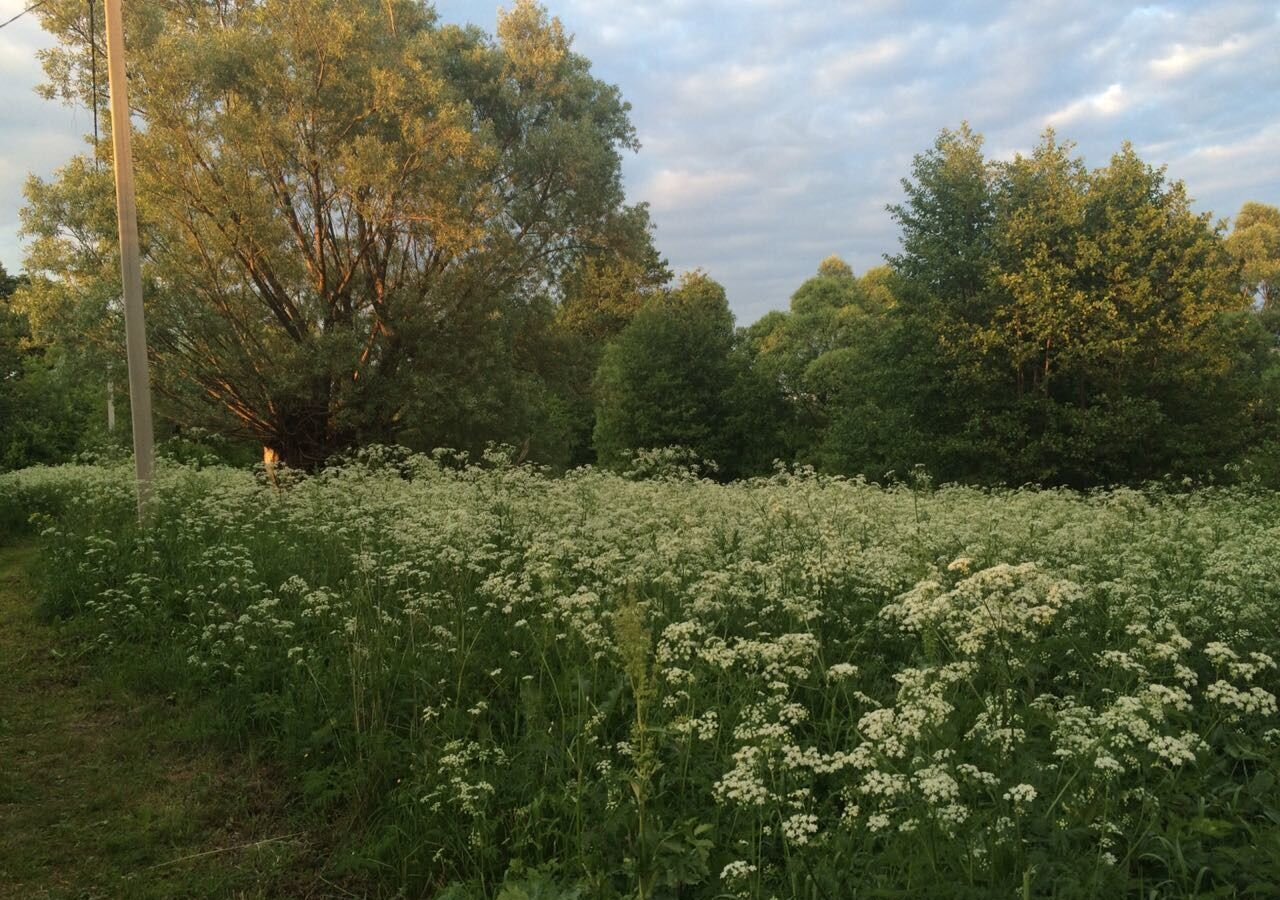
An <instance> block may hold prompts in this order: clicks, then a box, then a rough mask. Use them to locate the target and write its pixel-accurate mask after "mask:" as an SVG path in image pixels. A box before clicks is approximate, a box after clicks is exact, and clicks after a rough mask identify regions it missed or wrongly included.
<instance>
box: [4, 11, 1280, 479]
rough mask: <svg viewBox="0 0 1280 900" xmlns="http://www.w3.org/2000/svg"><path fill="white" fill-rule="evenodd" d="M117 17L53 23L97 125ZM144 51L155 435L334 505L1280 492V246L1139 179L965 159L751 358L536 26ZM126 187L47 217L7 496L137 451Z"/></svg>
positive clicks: (18, 344)
mask: <svg viewBox="0 0 1280 900" xmlns="http://www.w3.org/2000/svg"><path fill="white" fill-rule="evenodd" d="M93 8H94V7H93V6H92V5H90V6H88V7H86V6H85V4H83V3H79V2H74V0H50V2H48V3H45V4H42V5H41V7H40V9H39V14H40V15H41V16H42V17H43V19H44V23H45V25H46V27H47V28H48V30H49V31H50V32H51V33H52V34H53V35H54V36H56V37H57V38H58V41H59V43H58V45H57V46H56V47H54V48H53V49H51V50H49V51H46V52H45V54H44V61H45V68H46V71H47V73H48V85H47V91H48V93H49V95H50V96H59V97H62V98H64V99H67V100H69V101H71V102H75V103H82V104H85V105H90V104H96V105H101V101H102V98H101V97H100V96H99V92H100V91H101V88H102V86H101V84H100V83H96V82H95V81H93V79H92V78H91V77H90V75H89V72H90V69H91V58H92V54H91V52H90V47H89V44H88V36H89V35H91V34H94V33H95V29H91V28H89V27H88V22H87V20H86V18H85V17H86V15H87V14H88V12H89V11H92V10H93ZM126 14H127V17H128V20H127V22H126V26H127V29H128V31H129V37H130V53H131V65H130V90H131V99H132V105H133V107H134V114H135V117H136V119H137V121H138V125H139V135H138V138H137V141H136V145H135V151H136V155H137V168H138V184H139V192H140V193H139V203H140V215H141V230H142V235H143V243H144V251H145V252H144V273H145V276H146V295H147V304H148V316H149V328H150V340H151V347H152V372H153V380H154V381H155V384H156V386H157V389H158V391H159V392H160V395H161V396H160V402H159V407H158V408H159V412H160V415H161V422H160V430H161V433H162V435H163V434H169V435H174V434H181V435H182V438H183V441H185V442H186V443H190V439H191V436H192V435H193V434H194V435H204V434H212V435H216V436H218V438H219V439H220V440H222V441H224V442H228V443H227V444H226V446H224V447H223V448H222V449H221V450H220V452H222V453H223V454H224V455H226V454H227V453H228V452H230V451H234V449H235V448H239V450H240V452H241V455H244V454H245V453H248V454H250V455H256V454H259V453H261V448H262V447H263V446H265V447H267V448H269V449H270V450H271V451H273V452H274V453H275V454H276V455H277V456H278V457H279V458H280V459H282V460H283V461H285V462H286V463H288V464H290V465H292V466H295V467H298V468H303V469H307V470H314V469H315V468H317V467H318V466H320V465H321V464H323V462H324V460H325V459H326V458H328V457H329V456H331V455H333V454H335V453H339V452H342V451H345V450H349V449H351V448H353V447H359V446H362V445H366V444H368V443H371V442H394V443H398V444H402V445H405V446H409V447H412V448H415V449H419V450H430V449H431V448H433V447H437V446H452V447H461V448H465V449H468V450H470V451H471V452H473V453H477V452H479V451H480V450H481V449H482V448H483V447H484V446H485V445H486V444H487V443H488V442H491V441H497V442H505V443H509V444H512V445H514V446H517V447H521V448H522V451H523V454H524V456H525V458H527V459H529V460H532V461H536V462H539V463H543V464H548V465H551V466H553V467H555V468H556V469H557V470H564V469H567V468H570V467H572V466H575V465H579V464H582V463H588V462H599V463H602V464H605V465H609V466H617V465H619V464H621V462H622V461H623V460H625V459H626V458H627V457H628V455H629V453H630V452H631V451H634V450H638V449H645V448H653V447H663V446H668V445H673V444H679V445H683V446H686V447H688V448H690V450H691V451H692V452H693V453H695V454H696V455H697V456H700V457H704V458H712V459H715V460H716V461H717V462H718V463H719V465H720V469H719V472H720V477H722V478H733V477H743V476H749V475H753V474H761V473H767V472H768V471H770V469H771V466H772V463H773V461H774V460H775V459H781V460H783V461H786V462H789V463H800V464H808V465H814V466H815V467H817V468H818V469H819V470H821V471H824V472H828V473H839V474H846V475H854V474H865V475H867V476H868V477H870V478H873V479H877V480H879V479H883V478H884V477H885V476H886V473H889V472H895V473H897V474H898V475H899V476H901V475H902V474H903V473H905V472H907V471H909V470H911V469H913V468H914V467H916V466H920V465H923V466H924V467H925V468H927V469H928V470H929V471H930V472H931V473H933V474H934V475H935V476H936V477H938V478H940V479H942V480H946V481H951V480H959V481H968V482H975V483H985V484H993V483H1005V484H1022V483H1027V482H1035V483H1040V484H1055V485H1057V484H1064V485H1072V486H1078V487H1086V486H1093V485H1112V484H1120V483H1129V484H1134V483H1140V482H1143V481H1145V480H1148V479H1151V478H1159V477H1162V476H1166V475H1169V476H1174V477H1181V476H1185V475H1190V476H1194V477H1207V476H1210V475H1212V476H1213V477H1214V478H1216V479H1218V480H1233V479H1236V478H1238V477H1239V476H1240V475H1241V473H1244V474H1245V475H1246V477H1254V476H1256V477H1260V478H1262V479H1264V480H1266V481H1268V482H1270V483H1273V484H1276V483H1280V414H1278V413H1277V408H1278V402H1277V401H1278V400H1280V363H1278V360H1280V355H1278V354H1277V353H1276V352H1275V351H1276V343H1277V336H1278V335H1280V308H1277V303H1278V302H1280V300H1278V299H1277V298H1280V287H1278V286H1280V210H1278V209H1277V208H1276V207H1274V206H1268V205H1266V204H1262V203H1249V204H1246V205H1245V207H1244V208H1243V209H1242V210H1241V211H1240V214H1239V215H1238V216H1237V218H1236V221H1235V223H1234V227H1233V230H1232V231H1231V232H1230V234H1228V233H1227V232H1226V231H1225V229H1224V227H1223V226H1222V225H1220V224H1215V223H1214V222H1213V221H1212V219H1211V218H1210V216H1209V215H1207V214H1196V213H1195V212H1194V211H1193V210H1192V207H1191V203H1190V200H1189V198H1188V195H1187V191H1186V189H1185V187H1184V186H1183V185H1182V184H1181V183H1178V182H1171V181H1169V180H1168V179H1166V178H1165V176H1164V173H1163V171H1162V170H1160V169H1157V168H1153V167H1152V166H1150V165H1148V164H1147V163H1146V162H1144V161H1143V160H1141V159H1139V158H1138V156H1137V155H1136V153H1135V152H1134V150H1133V149H1132V148H1131V147H1129V146H1125V147H1123V148H1121V149H1120V150H1119V152H1117V154H1116V155H1115V156H1114V157H1113V158H1112V159H1111V160H1110V162H1109V163H1108V164H1107V165H1105V166H1103V167H1101V168H1097V169H1094V170H1089V169H1088V168H1086V167H1085V165H1084V163H1083V162H1082V161H1081V160H1080V159H1079V158H1078V157H1076V156H1075V155H1074V154H1073V151H1072V148H1071V145H1070V144H1069V143H1065V142H1062V141H1060V140H1059V139H1058V138H1057V137H1056V136H1055V135H1054V134H1053V133H1052V132H1048V133H1046V134H1045V136H1044V137H1043V140H1042V141H1041V142H1040V144H1039V145H1038V146H1037V147H1036V148H1035V149H1034V151H1033V152H1032V153H1031V154H1030V155H1029V156H1019V157H1017V158H1015V159H1014V160H1012V161H1009V162H998V161H991V160H988V159H986V158H985V157H984V155H983V150H982V140H981V137H980V136H979V135H977V134H975V133H973V132H972V131H971V130H970V129H969V128H968V127H967V126H964V127H961V128H960V129H959V130H956V131H951V130H944V131H943V132H942V133H941V134H940V135H939V137H938V139H937V141H936V142H935V144H934V146H932V147H931V148H928V149H927V150H925V152H923V153H921V154H920V155H919V156H917V157H916V160H915V163H914V165H913V167H912V170H911V172H910V173H909V177H908V178H906V179H904V181H903V188H904V198H903V200H902V202H901V203H899V204H896V205H894V206H893V207H892V208H891V209H890V211H889V212H890V214H891V215H892V216H893V217H894V219H895V220H896V221H897V222H898V224H899V225H900V226H901V251H900V252H899V253H897V254H896V255H891V256H889V257H887V260H888V264H887V265H886V266H884V267H880V268H875V269H872V270H871V271H868V272H865V273H863V274H862V275H861V276H855V273H853V272H852V270H851V269H850V268H849V266H847V265H846V264H844V263H843V262H841V261H840V260H839V259H837V258H832V259H829V260H827V261H826V262H824V263H822V265H821V267H820V269H819V271H818V273H817V275H816V276H815V277H814V278H813V279H811V280H809V281H807V282H805V283H804V284H803V285H800V286H799V287H798V289H797V290H796V291H795V293H794V295H793V296H792V298H791V302H790V308H789V310H787V311H777V312H773V313H770V314H768V315H766V316H765V317H764V318H763V319H761V320H760V321H759V322H756V323H753V324H750V325H749V326H746V327H735V322H734V320H733V316H732V313H731V312H730V309H729V305H728V298H726V297H725V296H724V292H723V290H722V289H721V288H720V287H719V286H718V285H716V284H715V282H714V281H712V280H711V279H710V278H709V277H708V276H707V275H706V274H705V273H700V272H695V273H692V274H691V275H688V276H686V278H685V279H684V280H682V281H681V282H679V283H678V284H673V283H672V277H671V273H670V271H669V270H668V268H667V265H666V263H665V262H664V260H663V259H662V257H661V255H660V254H659V252H658V250H657V249H656V248H655V246H654V244H653V239H652V234H651V228H650V224H649V217H648V212H647V209H646V207H645V205H644V204H643V203H639V204H635V205H628V204H627V203H626V202H625V199H624V196H623V189H622V180H621V174H620V172H621V170H620V163H621V156H620V154H621V153H623V152H626V151H630V150H634V149H636V148H637V144H636V140H635V134H634V130H633V128H632V126H631V124H630V121H629V116H628V112H629V107H628V105H627V104H626V103H625V102H624V101H623V99H622V98H621V96H620V94H619V92H618V90H617V89H616V88H615V87H613V86H611V85H608V84H605V83H603V82H601V81H600V80H598V79H596V78H595V77H594V76H593V75H592V73H591V67H590V63H589V61H588V60H586V59H585V58H583V57H582V56H581V55H579V54H577V53H575V52H573V50H572V47H571V38H570V37H569V36H568V35H566V34H565V33H564V30H563V28H562V27H561V25H560V23H559V22H558V21H557V20H555V19H553V18H551V17H550V16H549V15H548V14H547V13H546V12H545V11H544V10H543V9H541V8H540V7H538V6H536V5H535V4H534V3H532V2H529V0H522V2H518V3H516V4H515V5H514V7H513V8H512V9H511V10H510V11H509V12H506V13H503V14H502V15H501V17H500V20H499V24H498V28H497V34H496V36H495V37H490V36H489V35H486V34H485V33H484V32H483V31H481V30H479V29H477V28H473V27H468V28H461V27H457V26H452V25H446V24H442V23H441V22H439V21H438V20H437V18H436V16H435V14H434V12H433V11H432V10H431V9H430V7H427V6H424V5H423V4H421V3H419V2H417V0H393V2H388V0H341V2H335V3H326V4H322V5H314V4H311V5H308V4H296V3H287V2H283V0H260V2H248V3H237V4H225V3H211V2H195V3H184V4H159V5H155V4H152V5H147V4H134V5H131V6H130V8H129V9H127V10H126ZM96 33H97V34H98V35H99V37H100V35H101V31H100V30H97V31H96ZM282 60H283V61H285V62H286V63H287V64H284V65H282V64H281V61H282ZM95 89H96V90H95ZM109 154H110V143H109V141H107V140H106V139H105V137H104V138H103V139H102V140H100V141H99V143H98V144H97V145H96V146H95V147H94V154H93V155H88V154H86V155H85V156H82V157H77V158H76V159H74V160H72V161H71V162H70V163H69V164H68V165H66V166H65V167H64V168H63V169H61V170H60V171H59V172H58V173H57V174H56V175H55V177H53V178H52V179H50V180H48V181H44V180H40V179H32V180H31V182H30V183H29V185H28V190H27V197H28V205H27V207H26V209H25V210H24V211H23V222H24V229H25V234H26V237H27V239H28V252H27V257H26V260H25V269H26V273H25V275H24V276H23V278H22V279H21V283H19V282H18V281H17V280H15V279H7V278H6V279H4V281H3V283H2V284H0V295H3V296H4V305H3V308H2V309H0V376H2V380H0V411H3V413H4V415H3V417H0V466H3V467H6V468H20V467H21V466H23V465H26V464H30V463H36V462H47V461H54V460H58V459H66V458H68V457H69V455H70V454H71V453H73V452H75V451H78V450H85V449H101V448H102V447H103V446H106V445H110V444H111V443H112V442H113V441H114V442H116V443H120V442H121V437H119V436H116V435H113V434H108V433H107V429H106V428H105V427H104V426H103V418H104V410H105V407H106V403H105V400H106V397H107V396H108V394H109V393H110V392H111V387H110V386H111V385H112V384H113V383H114V385H115V390H116V391H117V392H118V391H119V390H120V388H121V386H122V384H123V378H122V369H123V366H122V364H121V363H122V360H121V356H122V351H121V347H120V345H121V341H120V332H121V328H122V326H121V322H120V318H119V303H118V300H117V299H116V298H117V297H118V293H119V288H118V276H117V271H118V263H117V258H116V252H115V233H114V227H115V226H114V217H113V215H112V203H113V192H112V185H111V180H110V175H109V172H110V170H109V167H108V166H106V165H104V164H103V163H101V162H99V161H98V158H99V157H101V158H102V159H106V158H108V157H109ZM9 295H12V296H9ZM777 299H778V301H779V305H781V301H783V300H784V299H785V298H782V297H779V298H777ZM196 429H198V430H196ZM228 448H230V451H229V449H228ZM231 455H232V456H234V455H235V454H234V452H231Z"/></svg>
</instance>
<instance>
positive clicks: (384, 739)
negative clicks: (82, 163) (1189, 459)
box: [0, 451, 1280, 900]
mask: <svg viewBox="0 0 1280 900" xmlns="http://www.w3.org/2000/svg"><path fill="white" fill-rule="evenodd" d="M130 492H131V482H130V472H129V470H128V469H126V468H121V467H110V466H107V467H93V466H80V467H67V468H61V469H43V470H41V469H37V470H28V471H26V472H22V473H17V474H14V475H9V476H4V477H0V528H2V527H4V525H5V523H6V522H7V523H9V526H10V527H18V526H20V525H21V523H22V522H23V521H25V520H26V518H27V517H28V515H30V514H32V513H35V514H36V518H35V521H36V524H37V525H38V526H39V528H40V530H41V531H42V533H43V538H44V542H45V547H46V551H45V565H44V590H45V599H46V603H47V604H48V605H49V606H50V608H51V610H52V611H54V612H56V613H58V614H61V615H64V616H67V617H71V618H72V619H78V620H80V621H82V622H84V623H85V626H84V627H85V631H84V633H85V634H86V639H88V640H91V641H92V642H93V644H94V645H95V646H96V647H97V651H98V652H100V653H102V654H103V656H104V658H106V659H115V660H117V661H118V662H117V664H119V665H141V664H142V663H141V662H140V661H142V660H146V661H147V662H146V665H148V666H150V667H151V669H152V671H153V672H154V677H155V678H156V679H157V680H158V681H159V682H161V683H163V684H164V685H165V686H166V689H168V690H172V689H174V686H179V687H181V688H182V689H186V690H198V691H216V692H218V693H219V696H221V697H223V698H224V708H225V710H226V717H227V728H228V729H238V730H242V731H243V733H244V734H245V735H251V736H252V737H253V739H254V740H255V741H257V742H259V743H260V744H261V745H265V746H266V747H268V748H269V752H270V753H271V754H273V756H274V758H275V759H277V760H278V761H279V762H280V764H281V765H282V767H283V768H284V769H285V770H287V771H289V772H291V773H293V774H295V775H296V776H297V784H298V791H299V794H300V796H301V797H302V798H303V799H304V800H305V801H306V802H307V803H309V804H310V805H311V808H312V809H313V810H314V812H315V814H316V815H319V816H326V817H329V818H336V817H343V818H344V820H346V821H349V822H351V823H352V825H351V838H350V842H349V844H350V845H349V846H348V847H346V848H344V850H345V852H344V854H343V856H342V857H341V859H340V860H339V861H338V863H335V864H341V865H347V866H361V865H363V866H366V867H369V868H370V869H372V870H374V871H376V872H377V873H378V877H379V878H380V879H382V880H383V882H384V883H385V884H386V885H387V893H388V895H390V894H391V893H393V892H394V891H396V890H402V891H404V895H407V896H444V897H450V898H470V897H493V896H499V897H501V898H503V900H519V898H532V897H543V898H552V897H582V898H608V897H624V896H625V897H641V898H660V897H681V898H730V897H765V898H768V897H779V898H788V897H797V898H800V897H802V898H853V897H995V896H1001V897H1032V896H1036V897H1042V896H1044V897H1047V896H1055V897H1121V896H1133V897H1139V896H1140V897H1143V898H1149V897H1189V896H1197V897H1218V896H1222V897H1227V896H1239V897H1253V896H1257V897H1262V896H1280V786H1278V785H1277V775H1278V774H1280V771H1278V770H1280V718H1278V717H1277V709H1276V694H1277V692H1278V691H1280V674H1278V673H1277V669H1276V657H1277V656H1280V646H1278V640H1277V634H1278V629H1277V622H1278V621H1280V498H1278V497H1277V496H1276V495H1275V494H1272V493H1266V492H1263V491H1258V490H1252V489H1247V488H1207V489H1201V490H1197V491H1193V492H1175V491H1171V490H1160V489H1153V490H1151V491H1144V492H1139V491H1133V490H1118V491H1114V492H1105V493H1095V494H1090V495H1081V494H1077V493H1071V492H1066V491H1043V490H1018V491H980V490H976V489H968V488H957V487H944V488H940V489H929V488H927V487H925V486H919V487H917V488H912V487H908V486H899V487H893V488H882V487H878V486H875V485H871V484H866V483H861V482H857V481H848V480H843V479H834V478H827V477H820V476H815V475H813V474H812V473H805V472H791V473H787V472H781V473H779V474H778V475H777V476H775V477H773V478H770V479H761V480H755V481H751V482H744V483H738V484H732V485H717V484H713V483H710V482H707V481H699V480H697V479H695V478H692V477H687V476H686V477H678V476H672V477H667V478H663V479H657V480H631V479H627V478H623V477H619V476H615V475H608V474H603V473H599V472H591V471H581V472H576V473H571V474H569V475H568V476H565V477H561V478H551V477H548V476H545V475H543V474H540V473H539V472H537V471H533V470H530V469H527V468H521V467H514V466H511V465H509V464H506V463H504V462H503V461H502V459H501V458H499V457H497V456H494V457H492V458H490V459H488V460H487V461H486V462H485V463H484V464H481V465H462V464H460V463H459V462H458V460H457V459H445V458H437V459H433V458H429V457H422V456H407V455H403V454H397V453H391V452H388V451H383V452H371V453H368V454H365V456H364V457H363V458H361V459H358V460H355V461H353V462H352V463H350V464H348V465H346V466H343V467H340V468H337V469H333V470H330V471H327V472H325V473H324V474H322V475H319V476H316V477H312V478H298V479H295V480H293V481H292V482H291V483H289V484H287V485H284V486H282V487H280V488H278V489H277V488H276V487H273V486H271V485H269V484H266V483H264V482H263V481H262V480H261V479H260V478H256V477H255V476H254V475H253V474H252V473H249V472H242V471H235V470H231V469H224V468H207V469H203V470H195V469H189V468H181V467H176V466H171V467H168V468H165V469H164V470H163V471H162V473H161V478H160V481H159V484H158V489H157V497H156V502H155V505H154V507H153V511H152V516H151V520H150V523H149V527H148V528H147V529H145V530H139V529H138V528H137V527H136V526H135V525H133V524H132V521H131V518H132V512H133V506H132V503H133V501H132V496H131V493H130Z"/></svg>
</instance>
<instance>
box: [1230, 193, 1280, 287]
mask: <svg viewBox="0 0 1280 900" xmlns="http://www.w3.org/2000/svg"><path fill="white" fill-rule="evenodd" d="M1227 250H1228V251H1230V253H1231V256H1232V257H1233V258H1234V259H1235V261H1236V263H1237V264H1238V265H1239V266H1240V274H1241V282H1242V287H1243V289H1244V292H1245V294H1246V295H1248V296H1249V297H1255V296H1256V297H1257V298H1258V300H1259V301H1260V302H1261V305H1262V308H1263V310H1265V311H1274V310H1276V309H1278V308H1280V208H1277V207H1275V206H1268V205H1267V204H1265V203H1246V204H1245V205H1244V206H1243V207H1241V209H1240V214H1239V215H1237V216H1236V221H1235V227H1234V228H1233V229H1232V230H1231V236H1230V237H1228V238H1227Z"/></svg>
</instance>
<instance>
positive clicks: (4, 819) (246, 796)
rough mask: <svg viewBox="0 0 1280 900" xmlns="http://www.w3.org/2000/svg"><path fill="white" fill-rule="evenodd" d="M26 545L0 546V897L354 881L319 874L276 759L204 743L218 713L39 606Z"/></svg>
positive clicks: (270, 893)
mask: <svg viewBox="0 0 1280 900" xmlns="http://www.w3.org/2000/svg"><path fill="white" fill-rule="evenodd" d="M35 556H36V550H35V549H34V548H33V547H30V546H20V547H0V898H3V900H9V898H14V900H18V898H21V900H40V898H77V900H79V898H85V900H87V898H115V897H129V898H140V900H142V898H161V897H165V898H169V897H183V898H186V897H193V898H194V897H208V898H212V897H228V898H266V897H331V896H351V894H348V893H347V892H345V891H342V890H339V889H337V888H336V887H335V886H333V885H330V884H328V883H326V882H324V881H323V879H320V878H319V877H318V876H317V875H314V874H312V873H313V872H314V871H315V869H316V868H317V866H315V865H314V864H313V863H314V862H315V861H314V860H313V859H312V857H313V855H314V854H313V851H312V848H311V846H310V843H309V841H308V836H307V835H306V834H305V833H299V832H298V830H297V827H296V826H292V825H291V823H290V822H289V821H288V818H287V816H286V814H285V812H284V807H285V801H284V794H283V791H282V790H281V789H280V787H279V786H278V782H276V781H274V780H273V779H272V777H271V773H270V772H269V771H268V770H267V769H266V768H265V767H263V766H261V765H255V764H253V763H252V762H251V761H249V760H246V759H244V758H235V757H234V756H233V755H231V754H228V753H226V752H225V751H217V750H214V749H212V748H213V746H214V744H213V742H212V741H211V740H209V738H208V735H207V734H203V733H202V731H201V729H202V727H203V728H207V727H209V726H207V725H205V726H202V725H201V723H202V722H205V723H207V722H210V721H216V717H214V716H210V715H207V714H206V715H201V710H200V709H199V708H198V707H195V708H193V707H191V705H189V704H181V705H180V704H177V703H175V702H173V701H171V700H169V699H167V698H165V697H164V696H163V695H162V694H158V693H156V692H155V691H148V692H139V691H136V690H131V689H130V687H129V686H128V685H125V684H122V683H120V681H119V680H116V679H113V676H112V675H111V674H110V673H107V672H98V671H96V670H95V669H94V668H93V667H92V665H91V664H90V663H88V662H86V661H83V660H78V659H76V658H75V656H74V648H75V647H76V646H77V644H76V643H75V642H71V641H65V640H60V632H59V629H58V627H57V626H50V625H45V624H42V623H41V622H40V621H39V620H38V618H37V616H36V612H35V603H34V600H33V599H32V596H31V591H30V589H29V587H28V585H27V582H26V573H27V571H28V570H29V568H30V566H31V564H32V563H33V562H34V560H35ZM205 712H206V713H208V712H209V711H208V710H205Z"/></svg>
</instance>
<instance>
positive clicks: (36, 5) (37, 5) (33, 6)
mask: <svg viewBox="0 0 1280 900" xmlns="http://www.w3.org/2000/svg"><path fill="white" fill-rule="evenodd" d="M48 2H49V0H36V2H35V3H32V4H31V5H30V6H28V7H27V8H26V9H24V10H23V11H22V12H20V13H18V14H17V15H16V16H14V17H13V18H11V19H6V20H5V21H3V22H0V28H6V27H8V26H10V25H12V24H13V23H14V22H16V21H18V20H19V19H21V18H22V17H23V16H25V15H26V14H27V13H29V12H33V11H35V10H37V9H39V8H40V7H42V6H44V5H45V4H46V3H48Z"/></svg>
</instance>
